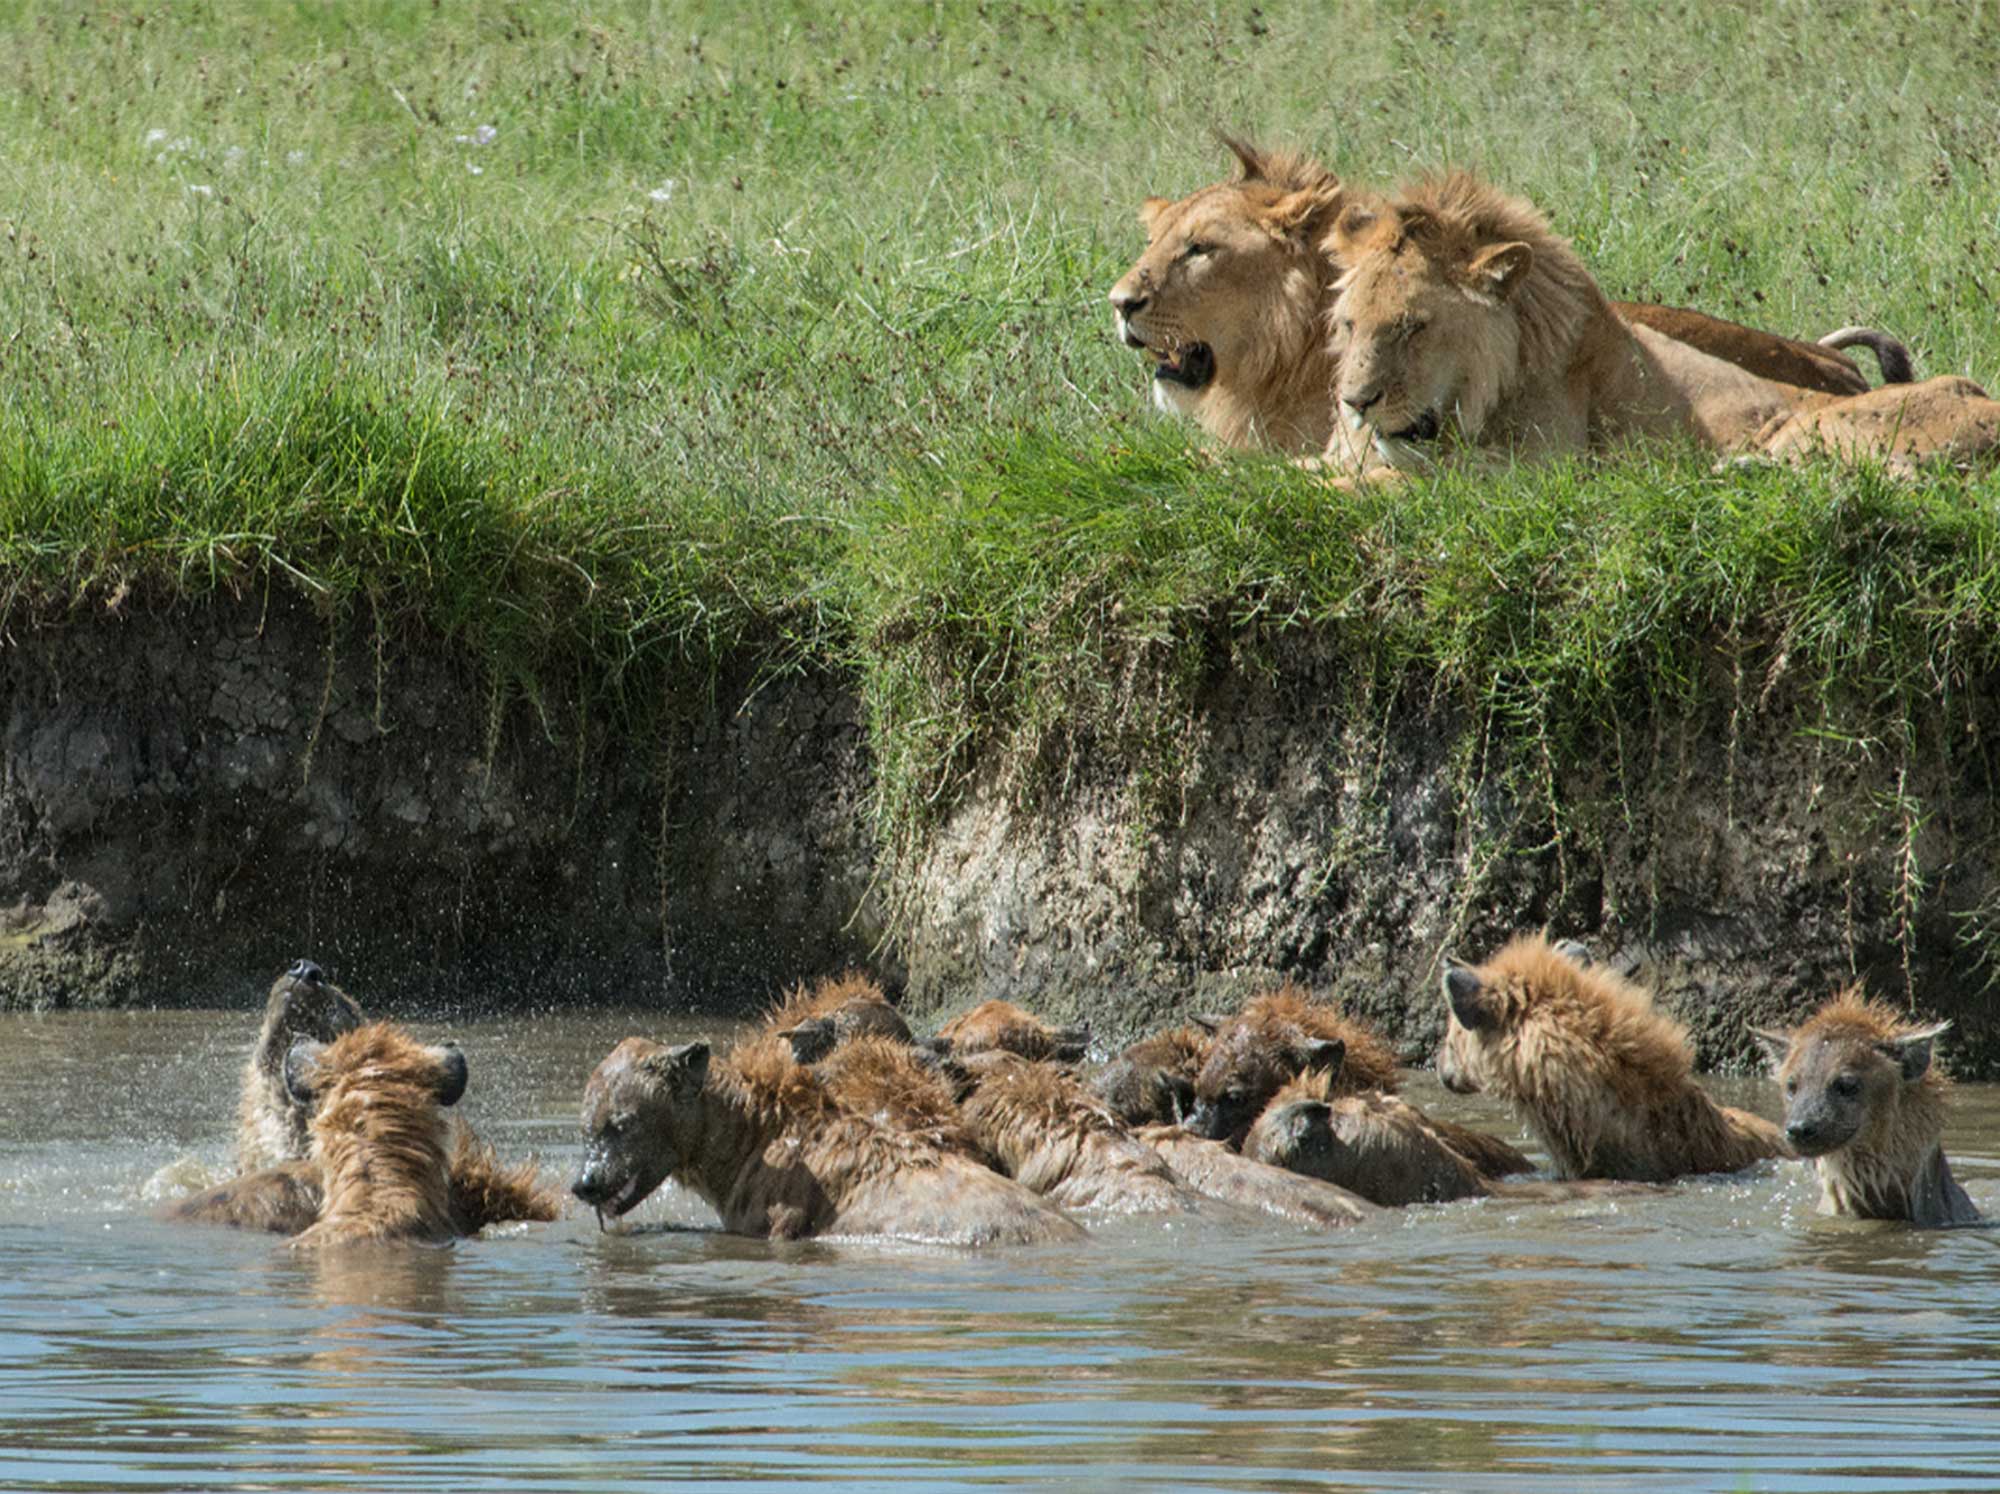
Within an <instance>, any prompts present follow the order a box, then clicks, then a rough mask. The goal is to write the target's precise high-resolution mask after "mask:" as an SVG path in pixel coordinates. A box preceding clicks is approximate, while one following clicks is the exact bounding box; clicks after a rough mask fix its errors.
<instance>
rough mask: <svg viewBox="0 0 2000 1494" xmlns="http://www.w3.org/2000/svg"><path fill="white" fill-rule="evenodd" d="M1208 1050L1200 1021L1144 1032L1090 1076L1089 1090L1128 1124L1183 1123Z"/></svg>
mask: <svg viewBox="0 0 2000 1494" xmlns="http://www.w3.org/2000/svg"><path fill="white" fill-rule="evenodd" d="M1207 1051H1208V1034H1207V1033H1205V1032H1203V1031H1202V1030H1201V1029H1200V1028H1199V1027H1194V1026H1189V1027H1176V1028H1173V1029H1172V1030H1170V1031H1167V1032H1156V1033H1154V1034H1153V1035H1152V1036H1151V1037H1148V1038H1141V1039H1140V1040H1139V1041H1138V1042H1136V1043H1134V1044H1132V1046H1131V1047H1129V1048H1127V1049H1126V1050H1125V1051H1124V1052H1123V1053H1121V1054H1119V1055H1118V1057H1116V1058H1114V1059H1113V1060H1112V1061H1111V1062H1110V1063H1108V1064H1106V1065H1105V1066H1104V1067H1103V1068H1102V1069H1100V1070H1098V1072H1097V1073H1096V1074H1095V1075H1093V1076H1092V1078H1091V1081H1090V1088H1091V1092H1092V1093H1093V1094H1095V1095H1096V1096H1097V1097H1098V1098H1099V1099H1100V1100H1102V1101H1104V1103H1105V1104H1107V1105H1109V1106H1110V1107H1111V1109H1112V1112H1113V1113H1114V1114H1115V1115H1117V1117H1118V1118H1119V1119H1120V1120H1122V1121H1124V1122H1125V1124H1126V1125H1128V1126H1144V1125H1151V1124H1160V1125H1179V1124H1180V1123H1181V1122H1182V1121H1183V1120H1185V1119H1186V1118H1187V1116H1188V1115H1190V1114H1191V1113H1192V1112H1193V1110H1194V1080H1195V1075H1197V1074H1199V1073H1200V1072H1201V1062H1202V1057H1203V1055H1204V1054H1205V1053H1206V1052H1207Z"/></svg>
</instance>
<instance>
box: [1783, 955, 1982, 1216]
mask: <svg viewBox="0 0 2000 1494" xmlns="http://www.w3.org/2000/svg"><path fill="white" fill-rule="evenodd" d="M1949 1025H1950V1024H1949V1023H1943V1022H1940V1023H1935V1024H1933V1025H1931V1026H1927V1027H1925V1026H1918V1025H1917V1024H1914V1023H1911V1022H1906V1021H1905V1020H1903V1018H1902V1016H1901V1014H1899V1013H1898V1012H1896V1011H1895V1010H1894V1009H1893V1008H1891V1007H1888V1006H1886V1005H1884V1004H1883V1003H1881V1002H1879V1001H1870V1000H1868V999H1867V997H1866V996H1864V995H1863V994H1862V992H1861V991H1860V989H1859V988H1858V987H1857V988H1855V989H1852V990H1849V991H1845V992H1843V993H1841V995H1840V996H1838V997H1836V998H1835V999H1834V1000H1832V1001H1830V1002H1828V1003H1827V1004H1826V1005H1825V1006H1823V1007H1821V1008H1820V1009H1819V1010H1818V1011H1817V1012H1815V1013H1814V1014H1813V1016H1812V1017H1811V1018H1810V1019H1809V1020H1808V1021H1807V1022H1806V1023H1805V1025H1804V1026H1802V1027H1800V1028H1799V1029H1798V1031H1796V1032H1793V1033H1774V1032H1759V1033H1758V1034H1757V1036H1758V1037H1759V1038H1760V1039H1761V1040H1762V1041H1763V1043H1764V1045H1765V1047H1766V1049H1767V1050H1768V1051H1769V1052H1770V1055H1771V1058H1772V1060H1773V1062H1774V1063H1775V1064H1776V1067H1777V1077H1778V1081H1779V1083H1780V1084H1781V1085H1783V1086H1784V1090H1785V1096H1786V1110H1785V1118H1786V1123H1787V1124H1786V1131H1785V1134H1786V1138H1787V1139H1788V1140H1789V1141H1791V1142H1792V1144H1793V1145H1794V1147H1796V1148H1797V1150H1798V1151H1799V1153H1800V1154H1801V1155H1803V1156H1808V1157H1810V1158H1811V1159H1812V1163H1813V1167H1814V1169H1815V1170H1816V1171H1817V1172H1818V1174H1819V1183H1820V1212H1821V1213H1825V1214H1847V1215H1851V1216H1853V1217H1855V1218H1860V1219H1901V1220H1907V1221H1909V1222H1910V1223H1913V1224H1919V1225H1924V1226H1927V1227H1931V1228H1937V1227H1941V1226H1949V1225H1960V1224H1977V1223H1979V1222H1980V1214H1979V1210H1978V1209H1977V1208H1976V1207H1975V1206H1974V1205H1973V1202H1972V1200H1971V1199H1970V1198H1969V1197H1967V1196H1966V1192H1965V1190H1964V1189H1963V1188H1961V1187H1960V1186H1959V1185H1958V1182H1957V1180H1956V1179H1955V1178H1953V1176H1952V1173H1951V1164H1950V1163H1949V1162H1948V1161H1947V1160H1946V1159H1945V1155H1944V1115H1945V1108H1946V1103H1947V1100H1948V1098H1949V1095H1950V1092H1951V1085H1950V1081H1949V1080H1947V1079H1946V1078H1945V1077H1944V1075H1943V1074H1941V1073H1939V1072H1938V1068H1937V1065H1936V1064H1935V1063H1933V1062H1932V1061H1931V1047H1932V1043H1933V1041H1934V1040H1935V1039H1936V1038H1937V1036H1938V1035H1939V1034H1940V1033H1942V1032H1943V1031H1944V1030H1945V1029H1946V1028H1947V1027H1948V1026H1949Z"/></svg>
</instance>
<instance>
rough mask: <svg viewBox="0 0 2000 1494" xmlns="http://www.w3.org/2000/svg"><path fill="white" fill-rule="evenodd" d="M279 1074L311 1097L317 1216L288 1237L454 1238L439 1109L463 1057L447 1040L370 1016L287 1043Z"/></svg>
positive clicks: (458, 1080)
mask: <svg viewBox="0 0 2000 1494" xmlns="http://www.w3.org/2000/svg"><path fill="white" fill-rule="evenodd" d="M285 1083H286V1086H287V1087H288V1088H289V1089H290V1090H291V1091H292V1093H293V1094H294V1095H295V1096H297V1097H299V1098H301V1099H304V1100H308V1101H309V1102H310V1103H311V1105H312V1126H311V1130H312V1160H313V1162H314V1163H315V1164H316V1165H317V1166H318V1168H319V1172H320V1185H321V1188H322V1190H323V1196H322V1198H321V1202H320V1210H319V1215H318V1217H317V1218H316V1219H315V1220H314V1221H313V1223H312V1225H311V1227H310V1228H308V1229H306V1230H304V1231H303V1232H301V1233H300V1234H299V1235H298V1236H297V1237H295V1238H294V1239H293V1241H292V1243H293V1244H294V1245H295V1246H301V1247H316V1246H324V1245H337V1244H347V1243H351V1242H354V1241H358V1240H408V1241H420V1242H425V1243H430V1244H442V1243H444V1242H447V1241H450V1240H453V1239H456V1238H457V1237H458V1234H459V1230H458V1228H457V1226H456V1223H455V1222H454V1219H453V1216H452V1207H451V1160H450V1155H449V1153H448V1151H447V1148H446V1140H447V1132H448V1127H447V1125H446V1120H445V1114H444V1112H445V1108H446V1107H447V1106H451V1105H455V1104H457V1103H458V1100H459V1097H460V1096H461V1095H463V1094H464V1093H465V1084H466V1064H465V1056H464V1055H463V1054H462V1053H460V1052H459V1051H458V1049H457V1048H456V1047H451V1046H444V1047H433V1046H431V1045H428V1044H425V1043H419V1042H418V1041H417V1040H416V1039H415V1038H414V1037H412V1036H411V1035H410V1034H409V1033H408V1032H407V1031H405V1030H404V1029H403V1028H401V1027H398V1026H397V1025H396V1024H395V1023H393V1022H372V1023H370V1024H368V1025H367V1026H365V1027H360V1028H357V1029H356V1030H354V1031H353V1032H349V1033H344V1034H342V1035H341V1036H340V1037H338V1038H335V1039H334V1040H333V1041H332V1042H331V1043H327V1044H319V1043H313V1042H310V1041H302V1042H300V1043H298V1044H296V1045H294V1047H293V1048H292V1051H291V1053H290V1055H289V1056H288V1057H287V1058H286V1060H285Z"/></svg>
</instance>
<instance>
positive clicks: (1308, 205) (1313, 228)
mask: <svg viewBox="0 0 2000 1494" xmlns="http://www.w3.org/2000/svg"><path fill="white" fill-rule="evenodd" d="M1344 201H1346V198H1345V196H1344V194H1343V193H1342V192H1341V190H1340V183H1339V182H1338V181H1336V180H1335V179H1334V178H1332V177H1328V178H1327V179H1326V180H1325V181H1323V182H1315V183H1314V184H1313V185H1312V186H1310V187H1301V188H1300V189H1299V190H1298V191H1296V192H1287V193H1286V194H1285V195H1284V196H1283V197H1280V198H1279V199H1278V200H1277V201H1276V202H1274V203H1272V204H1271V206H1270V208H1269V209H1268V210H1267V211H1266V213H1265V221H1266V222H1268V223H1269V224H1270V225H1271V226H1272V227H1273V228H1275V229H1276V230H1277V231H1278V232H1279V233H1282V234H1284V235H1285V236H1286V237H1287V238H1293V239H1298V240H1299V241H1300V242H1302V243H1306V244H1311V243H1314V242H1316V241H1317V240H1318V239H1319V238H1320V237H1321V236H1322V235H1324V234H1325V233H1326V231H1327V228H1328V227H1329V226H1330V225H1331V224H1332V223H1333V221H1334V219H1335V218H1336V216H1337V215H1338V214H1339V212H1340V205H1341V203H1342V202H1344Z"/></svg>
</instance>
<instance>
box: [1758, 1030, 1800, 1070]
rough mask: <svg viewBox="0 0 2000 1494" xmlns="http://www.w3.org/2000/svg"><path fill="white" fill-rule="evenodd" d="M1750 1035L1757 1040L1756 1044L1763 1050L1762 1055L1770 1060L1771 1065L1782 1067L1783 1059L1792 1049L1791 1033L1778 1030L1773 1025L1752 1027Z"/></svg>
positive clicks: (1775, 1067) (1776, 1067) (1774, 1067)
mask: <svg viewBox="0 0 2000 1494" xmlns="http://www.w3.org/2000/svg"><path fill="white" fill-rule="evenodd" d="M1750 1036H1752V1037H1753V1038H1755V1039H1756V1040H1757V1046H1758V1047H1760V1048H1762V1049H1763V1050H1764V1056H1765V1057H1766V1058H1768V1059H1769V1060H1770V1061H1771V1067H1772V1068H1773V1069H1774V1070H1775V1069H1780V1068H1783V1067H1784V1064H1785V1059H1786V1058H1787V1057H1788V1056H1789V1055H1790V1054H1791V1051H1792V1035H1791V1034H1790V1033H1789V1032H1780V1031H1778V1030H1777V1029H1776V1028H1775V1027H1753V1028H1751V1029H1750Z"/></svg>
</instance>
